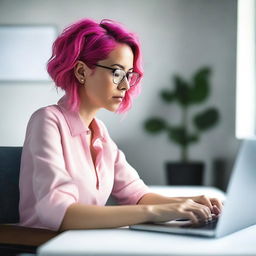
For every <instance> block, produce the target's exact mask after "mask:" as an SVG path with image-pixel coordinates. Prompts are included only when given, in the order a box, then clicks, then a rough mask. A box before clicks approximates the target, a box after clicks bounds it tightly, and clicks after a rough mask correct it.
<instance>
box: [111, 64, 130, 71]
mask: <svg viewBox="0 0 256 256" xmlns="http://www.w3.org/2000/svg"><path fill="white" fill-rule="evenodd" d="M113 66H118V67H120V68H121V69H123V70H124V69H125V68H124V66H123V65H121V64H113V65H111V67H113ZM131 69H133V68H130V69H128V70H131Z"/></svg>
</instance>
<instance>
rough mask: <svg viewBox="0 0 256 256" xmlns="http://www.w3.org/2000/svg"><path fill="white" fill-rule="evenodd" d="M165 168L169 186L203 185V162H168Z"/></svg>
mask: <svg viewBox="0 0 256 256" xmlns="http://www.w3.org/2000/svg"><path fill="white" fill-rule="evenodd" d="M165 167H166V178H167V184H168V185H202V184H203V173H204V163H203V162H188V163H183V162H167V163H166V165H165Z"/></svg>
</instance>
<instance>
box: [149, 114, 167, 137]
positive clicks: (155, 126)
mask: <svg viewBox="0 0 256 256" xmlns="http://www.w3.org/2000/svg"><path fill="white" fill-rule="evenodd" d="M144 128H145V130H146V131H147V132H149V133H159V132H161V131H163V130H164V129H166V123H165V121H164V120H163V119H161V118H158V117H155V118H151V119H148V120H146V121H145V123H144Z"/></svg>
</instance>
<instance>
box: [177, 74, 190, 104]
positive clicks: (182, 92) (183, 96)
mask: <svg viewBox="0 0 256 256" xmlns="http://www.w3.org/2000/svg"><path fill="white" fill-rule="evenodd" d="M174 84H175V96H176V99H177V101H178V102H179V103H180V104H181V105H182V106H187V105H188V103H189V93H190V88H189V85H188V84H187V83H186V82H185V81H184V80H183V79H182V78H181V77H180V76H178V75H175V76H174Z"/></svg>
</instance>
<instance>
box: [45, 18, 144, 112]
mask: <svg viewBox="0 0 256 256" xmlns="http://www.w3.org/2000/svg"><path fill="white" fill-rule="evenodd" d="M118 43H125V44H127V45H129V46H130V47H131V49H132V51H133V54H134V64H133V65H134V66H133V69H134V71H135V72H137V73H139V74H140V75H141V77H140V79H139V80H138V82H137V84H136V85H135V86H133V87H131V88H130V89H129V90H128V91H127V92H126V95H125V98H124V99H123V101H122V103H121V104H120V106H119V108H118V110H117V111H116V112H117V113H124V112H126V111H128V110H129V109H130V108H131V106H132V99H133V98H134V97H136V96H138V95H139V93H140V91H141V87H140V81H141V78H142V76H143V69H142V64H141V62H142V61H141V48H140V43H139V40H138V38H137V36H136V35H135V34H134V33H130V32H128V31H127V30H126V29H125V28H124V27H123V26H122V25H121V24H120V23H117V22H115V21H113V20H106V19H104V20H102V21H101V22H100V23H97V22H95V21H93V20H91V19H82V20H80V21H78V22H76V23H74V24H72V25H70V26H69V27H67V28H66V29H64V31H63V32H62V34H61V35H59V36H58V38H57V39H56V40H55V42H54V43H53V47H52V56H51V58H50V59H49V61H48V63H47V71H48V73H49V75H50V76H51V78H52V79H53V81H54V82H55V85H56V86H57V87H60V88H61V89H63V90H64V91H65V92H66V94H67V96H68V103H69V107H70V109H71V110H72V111H78V109H79V105H80V98H79V95H78V88H79V82H78V80H77V79H76V77H75V75H74V71H73V68H74V66H75V64H76V61H77V60H81V61H84V62H85V63H86V65H87V66H88V67H89V68H92V69H93V68H95V66H94V64H96V63H97V62H98V61H100V60H104V59H106V58H107V57H108V55H109V53H110V52H111V51H112V50H113V49H115V47H116V46H117V44H118Z"/></svg>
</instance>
